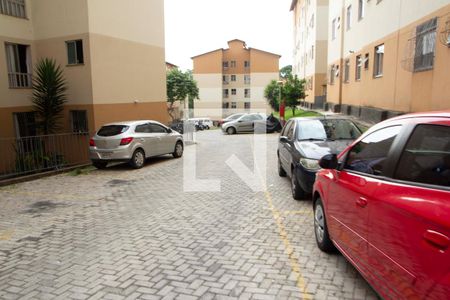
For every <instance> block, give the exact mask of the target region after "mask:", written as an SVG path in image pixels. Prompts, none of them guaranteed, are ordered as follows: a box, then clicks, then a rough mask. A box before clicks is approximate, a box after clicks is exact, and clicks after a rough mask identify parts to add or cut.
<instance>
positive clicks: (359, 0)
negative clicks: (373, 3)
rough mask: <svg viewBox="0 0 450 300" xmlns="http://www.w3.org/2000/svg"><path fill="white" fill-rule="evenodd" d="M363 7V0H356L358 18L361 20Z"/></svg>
mask: <svg viewBox="0 0 450 300" xmlns="http://www.w3.org/2000/svg"><path fill="white" fill-rule="evenodd" d="M364 13H365V7H364V0H358V20H359V21H361V20H362V19H363V18H364Z"/></svg>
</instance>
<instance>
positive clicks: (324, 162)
mask: <svg viewBox="0 0 450 300" xmlns="http://www.w3.org/2000/svg"><path fill="white" fill-rule="evenodd" d="M319 166H320V167H321V168H322V169H337V167H338V159H337V155H336V154H327V155H325V156H324V157H322V158H321V159H320V160H319Z"/></svg>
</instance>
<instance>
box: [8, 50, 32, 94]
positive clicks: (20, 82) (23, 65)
mask: <svg viewBox="0 0 450 300" xmlns="http://www.w3.org/2000/svg"><path fill="white" fill-rule="evenodd" d="M5 49H6V63H7V65H8V81H9V87H10V88H28V87H31V53H30V46H27V45H20V44H9V43H7V44H5Z"/></svg>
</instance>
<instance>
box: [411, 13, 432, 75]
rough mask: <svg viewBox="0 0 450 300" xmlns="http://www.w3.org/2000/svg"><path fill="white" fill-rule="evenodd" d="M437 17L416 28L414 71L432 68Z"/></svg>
mask: <svg viewBox="0 0 450 300" xmlns="http://www.w3.org/2000/svg"><path fill="white" fill-rule="evenodd" d="M436 27H437V18H434V19H431V20H429V21H427V22H425V23H422V24H421V25H419V26H417V28H416V46H415V50H416V51H415V55H414V71H415V72H417V71H424V70H429V69H432V68H433V65H434V52H435V49H436Z"/></svg>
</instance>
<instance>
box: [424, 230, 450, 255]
mask: <svg viewBox="0 0 450 300" xmlns="http://www.w3.org/2000/svg"><path fill="white" fill-rule="evenodd" d="M423 239H424V240H425V241H426V242H427V243H428V244H431V245H432V246H434V247H436V248H438V249H440V250H445V249H447V248H448V246H449V245H450V239H449V238H448V236H446V235H444V234H442V233H439V232H436V231H434V230H427V231H425V233H424V234H423Z"/></svg>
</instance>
